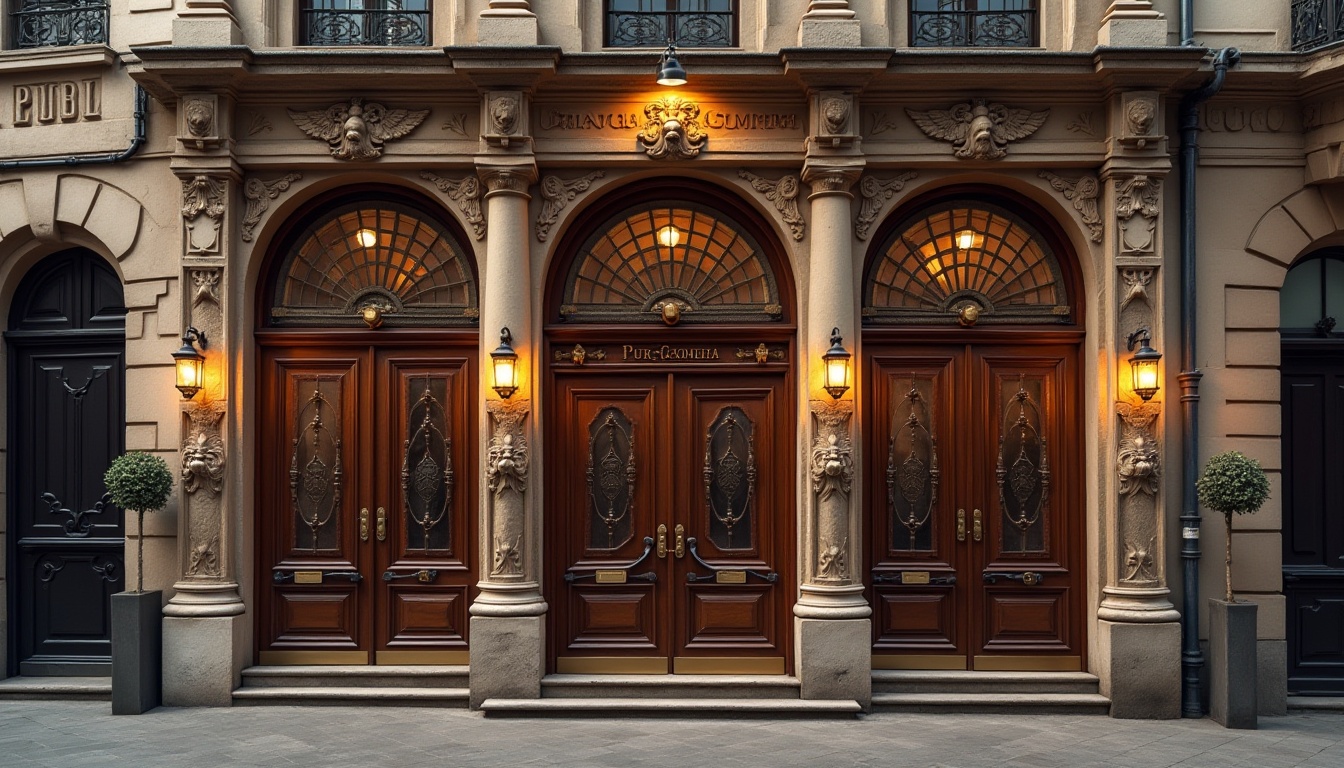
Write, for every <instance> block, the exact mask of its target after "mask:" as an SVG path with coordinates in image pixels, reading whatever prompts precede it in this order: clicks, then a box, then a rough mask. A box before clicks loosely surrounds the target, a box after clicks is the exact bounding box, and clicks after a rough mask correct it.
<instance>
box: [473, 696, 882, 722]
mask: <svg viewBox="0 0 1344 768" xmlns="http://www.w3.org/2000/svg"><path fill="white" fill-rule="evenodd" d="M862 709H863V708H862V707H860V706H859V703H858V702H857V701H802V700H799V699H754V698H753V699H741V698H736V699H729V698H714V699H692V698H686V699H682V698H625V697H619V698H551V697H545V698H540V699H486V700H485V701H483V702H481V711H482V712H483V713H485V714H486V715H487V716H493V717H500V716H504V717H509V716H512V717H585V716H591V717H604V716H619V717H715V718H749V717H772V718H779V717H846V718H850V717H854V716H856V715H858V714H859V713H860V712H862Z"/></svg>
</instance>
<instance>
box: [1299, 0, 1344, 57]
mask: <svg viewBox="0 0 1344 768" xmlns="http://www.w3.org/2000/svg"><path fill="white" fill-rule="evenodd" d="M1292 13H1293V15H1292V20H1293V50H1294V51H1313V50H1316V49H1317V48H1324V47H1325V46H1327V45H1333V44H1334V43H1338V42H1339V41H1340V40H1344V0H1293V5H1292Z"/></svg>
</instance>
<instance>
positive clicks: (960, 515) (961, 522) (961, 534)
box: [957, 509, 966, 541]
mask: <svg viewBox="0 0 1344 768" xmlns="http://www.w3.org/2000/svg"><path fill="white" fill-rule="evenodd" d="M965 540H966V510H964V509H958V510H957V541H965Z"/></svg>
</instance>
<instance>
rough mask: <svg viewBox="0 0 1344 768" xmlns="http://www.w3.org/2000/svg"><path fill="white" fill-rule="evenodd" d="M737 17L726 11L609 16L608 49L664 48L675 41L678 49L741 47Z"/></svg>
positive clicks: (618, 12) (614, 12)
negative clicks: (738, 45) (737, 38)
mask: <svg viewBox="0 0 1344 768" xmlns="http://www.w3.org/2000/svg"><path fill="white" fill-rule="evenodd" d="M734 15H735V14H734V13H733V12H732V11H731V10H724V11H703V10H697V11H622V10H614V9H613V10H609V11H608V12H607V46H608V47H612V48H660V47H662V46H664V45H667V43H668V41H673V42H675V43H676V44H677V47H678V48H715V47H718V48H725V47H729V46H732V45H736V44H737V40H736V37H737V35H736V32H737V26H736V25H735V24H734V23H733V19H734Z"/></svg>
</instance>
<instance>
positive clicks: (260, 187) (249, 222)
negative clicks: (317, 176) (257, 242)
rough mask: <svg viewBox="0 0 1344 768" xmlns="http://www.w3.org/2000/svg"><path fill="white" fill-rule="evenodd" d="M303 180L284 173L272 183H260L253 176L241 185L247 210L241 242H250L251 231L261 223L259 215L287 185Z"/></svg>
mask: <svg viewBox="0 0 1344 768" xmlns="http://www.w3.org/2000/svg"><path fill="white" fill-rule="evenodd" d="M301 178H303V176H302V175H301V174H298V173H286V174H285V175H284V176H281V177H280V178H278V179H275V180H274V181H262V180H261V179H258V178H256V177H255V176H254V177H252V178H250V179H248V180H247V181H246V182H245V183H244V184H243V199H245V200H247V210H246V211H245V212H244V214H243V223H242V228H243V234H242V237H243V242H245V243H250V242H252V233H253V230H255V229H256V228H257V225H258V224H260V223H261V215H262V214H264V213H266V209H267V208H269V207H270V205H271V201H272V200H274V199H276V198H277V197H279V196H280V193H281V192H284V191H286V190H288V189H289V185H290V184H293V183H294V182H296V181H298V180H299V179H301Z"/></svg>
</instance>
